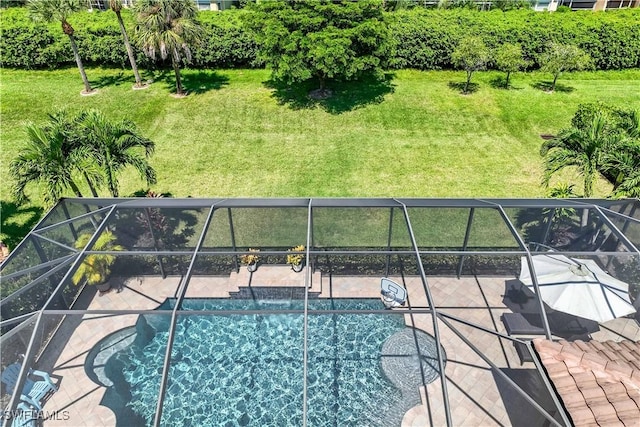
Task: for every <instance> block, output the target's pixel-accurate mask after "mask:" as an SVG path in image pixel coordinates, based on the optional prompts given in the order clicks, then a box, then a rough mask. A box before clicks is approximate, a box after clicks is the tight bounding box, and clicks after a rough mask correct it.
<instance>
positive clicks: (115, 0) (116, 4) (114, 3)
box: [109, 0, 144, 87]
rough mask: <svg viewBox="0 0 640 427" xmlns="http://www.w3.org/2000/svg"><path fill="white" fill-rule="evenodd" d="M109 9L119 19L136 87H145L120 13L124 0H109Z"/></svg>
mask: <svg viewBox="0 0 640 427" xmlns="http://www.w3.org/2000/svg"><path fill="white" fill-rule="evenodd" d="M109 7H110V8H111V10H113V12H114V13H115V14H116V17H117V18H118V24H120V32H121V33H122V38H123V39H124V45H125V47H126V48H127V54H128V55H129V63H131V69H132V70H133V75H134V76H135V78H136V87H143V86H144V85H143V84H142V79H141V78H140V73H139V72H138V65H137V64H136V57H135V56H134V55H133V49H132V48H131V43H129V36H128V35H127V30H126V29H125V27H124V22H123V21H122V14H121V13H120V11H121V10H122V0H109Z"/></svg>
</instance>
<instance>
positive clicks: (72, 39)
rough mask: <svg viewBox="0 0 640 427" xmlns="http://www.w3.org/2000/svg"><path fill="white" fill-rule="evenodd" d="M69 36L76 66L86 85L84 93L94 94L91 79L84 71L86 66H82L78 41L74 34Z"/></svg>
mask: <svg viewBox="0 0 640 427" xmlns="http://www.w3.org/2000/svg"><path fill="white" fill-rule="evenodd" d="M67 35H68V36H69V41H70V42H71V48H72V49H73V56H75V58H76V64H78V70H80V76H81V77H82V82H83V83H84V91H85V93H91V92H93V89H91V85H90V84H89V79H87V73H85V71H84V66H83V65H82V59H80V54H79V53H78V46H77V45H76V39H75V37H73V34H67Z"/></svg>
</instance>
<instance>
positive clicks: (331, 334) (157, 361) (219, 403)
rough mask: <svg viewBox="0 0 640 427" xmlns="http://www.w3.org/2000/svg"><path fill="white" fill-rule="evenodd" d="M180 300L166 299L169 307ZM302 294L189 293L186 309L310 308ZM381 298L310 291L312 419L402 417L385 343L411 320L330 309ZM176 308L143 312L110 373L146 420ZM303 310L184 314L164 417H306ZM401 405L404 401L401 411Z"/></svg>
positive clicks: (268, 421)
mask: <svg viewBox="0 0 640 427" xmlns="http://www.w3.org/2000/svg"><path fill="white" fill-rule="evenodd" d="M172 304H173V301H169V302H167V303H166V304H165V305H164V306H163V307H161V308H165V309H167V308H171V307H172ZM302 305H303V301H295V300H293V301H291V300H289V301H280V302H275V301H273V300H270V301H267V302H264V301H255V300H253V301H247V300H244V301H242V300H214V299H205V300H186V301H184V302H183V306H182V307H181V308H182V309H183V310H195V311H200V310H232V309H239V308H245V309H248V308H250V309H253V310H256V309H258V310H259V309H260V308H259V307H262V309H265V310H277V309H278V308H281V309H302ZM381 308H382V306H381V302H380V300H377V299H375V300H363V299H354V300H309V316H308V371H307V425H309V426H314V427H315V426H318V427H324V426H346V425H352V426H376V425H380V426H398V425H400V421H401V419H402V416H403V415H404V410H405V409H404V408H405V407H406V405H407V403H411V404H416V403H418V402H403V395H402V390H400V389H399V388H398V387H396V386H395V385H394V384H393V383H392V382H391V381H389V379H387V377H386V375H385V374H384V373H383V371H382V369H381V358H382V355H381V349H382V345H383V343H384V342H385V341H386V340H387V339H388V338H389V337H391V336H392V335H394V334H395V333H398V332H400V331H402V330H404V329H406V327H405V323H404V316H403V315H400V314H398V315H395V314H386V315H382V314H323V313H322V311H316V310H328V309H335V310H370V309H381ZM169 320H170V316H167V315H160V314H158V315H143V316H140V319H139V321H138V323H137V325H136V328H137V330H138V333H137V336H136V339H135V340H134V341H133V342H132V344H131V345H130V346H128V347H126V348H124V349H121V350H119V351H118V352H116V353H115V354H114V355H113V356H112V357H111V358H110V359H109V361H108V362H107V366H106V368H105V373H106V375H108V376H109V377H110V379H111V381H112V382H113V383H114V389H115V390H117V391H118V393H119V394H120V395H121V396H122V398H123V400H125V401H127V402H128V403H127V404H126V406H127V410H131V411H133V412H134V413H135V414H137V415H138V416H139V420H140V423H141V425H151V424H152V423H153V420H154V416H155V411H156V405H157V400H158V393H159V390H160V380H161V374H162V364H163V360H164V355H165V352H166V346H167V339H168V330H169V323H170V322H169ZM303 322H304V317H303V315H302V314H288V313H275V314H274V313H273V312H272V311H271V312H269V313H268V314H267V313H265V314H234V315H215V314H189V315H179V317H178V319H177V323H176V334H175V340H174V345H173V347H172V353H171V364H170V366H169V370H170V371H169V377H168V382H167V391H166V395H165V400H164V407H163V412H162V422H161V424H162V425H165V426H174V425H185V426H186V425H191V426H300V425H302V421H303V420H302V417H303V340H304V335H303V326H304V324H303ZM399 408H403V410H402V411H399V410H398V409H399Z"/></svg>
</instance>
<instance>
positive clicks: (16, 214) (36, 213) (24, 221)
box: [0, 200, 44, 250]
mask: <svg viewBox="0 0 640 427" xmlns="http://www.w3.org/2000/svg"><path fill="white" fill-rule="evenodd" d="M0 211H2V215H1V216H2V220H1V221H0V229H1V230H2V234H3V235H4V236H6V237H4V238H3V242H4V243H5V244H6V245H7V246H8V247H9V249H10V250H13V249H14V248H15V247H16V246H17V245H18V243H20V241H21V240H22V239H23V238H24V236H26V235H27V234H28V233H29V231H31V229H32V228H33V227H34V226H35V225H36V223H37V222H38V221H39V220H40V218H42V215H43V213H44V209H43V208H42V207H40V206H33V205H17V204H15V203H13V202H7V201H4V200H0Z"/></svg>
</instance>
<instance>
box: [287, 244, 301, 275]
mask: <svg viewBox="0 0 640 427" xmlns="http://www.w3.org/2000/svg"><path fill="white" fill-rule="evenodd" d="M289 252H304V245H298V246H294V247H293V248H291V249H289ZM303 260H304V254H289V255H287V264H289V265H290V266H291V269H292V270H293V271H295V272H296V273H299V272H301V271H302V269H303V268H304V264H303V263H302V261H303Z"/></svg>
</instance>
